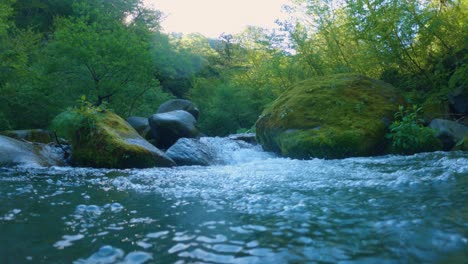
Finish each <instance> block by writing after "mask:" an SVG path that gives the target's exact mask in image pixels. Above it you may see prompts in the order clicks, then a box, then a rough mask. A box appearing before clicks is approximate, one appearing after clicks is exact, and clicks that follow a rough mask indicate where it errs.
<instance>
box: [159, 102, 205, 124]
mask: <svg viewBox="0 0 468 264" xmlns="http://www.w3.org/2000/svg"><path fill="white" fill-rule="evenodd" d="M176 110H184V111H187V112H189V113H190V114H191V115H193V117H195V119H196V120H198V114H199V112H200V111H199V110H198V108H197V107H196V106H195V105H194V104H193V103H192V102H191V101H189V100H184V99H172V100H169V101H167V102H165V103H163V104H162V105H161V106H159V108H158V111H157V112H156V113H157V114H161V113H167V112H172V111H176Z"/></svg>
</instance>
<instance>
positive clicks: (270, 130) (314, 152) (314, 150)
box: [256, 74, 400, 159]
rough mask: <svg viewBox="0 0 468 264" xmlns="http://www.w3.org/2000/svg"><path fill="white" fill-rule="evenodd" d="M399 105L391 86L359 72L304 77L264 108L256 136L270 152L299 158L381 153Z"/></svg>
mask: <svg viewBox="0 0 468 264" xmlns="http://www.w3.org/2000/svg"><path fill="white" fill-rule="evenodd" d="M399 103H400V102H399V96H398V95H397V93H396V91H395V89H394V88H393V87H392V86H391V85H389V84H387V83H384V82H382V81H378V80H374V79H371V78H368V77H365V76H361V75H355V74H338V75H332V76H326V77H321V78H315V79H310V80H306V81H303V82H300V83H298V84H297V85H296V86H294V87H292V88H291V89H289V90H288V91H286V92H284V93H283V94H282V95H281V96H280V97H279V98H278V99H277V100H275V101H274V102H273V103H272V104H271V105H270V106H269V107H268V108H267V109H265V111H264V112H263V114H262V115H261V116H260V118H259V119H258V121H257V123H256V135H257V140H258V142H259V143H260V144H262V145H263V147H264V148H265V149H266V150H269V151H275V152H278V153H280V154H282V155H284V156H287V157H292V158H300V159H307V158H311V157H319V158H345V157H352V156H369V155H375V154H380V153H382V152H384V151H385V149H386V142H385V141H386V140H385V134H386V131H387V128H386V124H387V125H388V124H389V123H390V120H391V119H392V117H393V114H394V113H395V112H396V111H397V110H398V105H399Z"/></svg>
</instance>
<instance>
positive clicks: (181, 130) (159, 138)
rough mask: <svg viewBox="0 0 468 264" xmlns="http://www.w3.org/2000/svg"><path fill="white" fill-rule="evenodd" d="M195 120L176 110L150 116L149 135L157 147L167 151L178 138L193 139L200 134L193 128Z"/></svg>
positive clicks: (188, 114) (187, 114) (184, 112)
mask: <svg viewBox="0 0 468 264" xmlns="http://www.w3.org/2000/svg"><path fill="white" fill-rule="evenodd" d="M196 122H197V121H196V120H195V118H194V117H193V116H192V115H191V114H190V113H189V112H186V111H183V110H176V111H172V112H167V113H160V114H155V115H152V116H151V117H150V118H149V124H150V127H151V133H152V136H153V138H154V139H155V143H156V146H157V147H160V148H163V149H168V148H169V147H170V146H172V145H174V143H176V142H177V140H178V139H179V138H194V137H197V136H198V135H199V134H200V132H199V131H198V129H197V128H196V127H195V124H196Z"/></svg>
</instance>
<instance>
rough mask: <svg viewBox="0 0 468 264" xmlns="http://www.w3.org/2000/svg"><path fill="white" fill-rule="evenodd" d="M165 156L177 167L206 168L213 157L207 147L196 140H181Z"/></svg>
mask: <svg viewBox="0 0 468 264" xmlns="http://www.w3.org/2000/svg"><path fill="white" fill-rule="evenodd" d="M166 155H167V156H168V157H169V158H171V159H172V160H174V161H175V163H176V164H177V165H179V166H183V165H201V166H208V165H211V164H212V162H213V157H212V155H211V154H210V150H209V148H208V146H207V145H205V144H203V143H201V142H200V140H198V139H193V138H181V139H179V140H177V142H176V143H175V144H174V145H172V147H170V148H169V149H168V150H167V152H166Z"/></svg>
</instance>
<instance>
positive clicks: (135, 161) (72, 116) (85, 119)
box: [53, 110, 175, 168]
mask: <svg viewBox="0 0 468 264" xmlns="http://www.w3.org/2000/svg"><path fill="white" fill-rule="evenodd" d="M53 124H54V125H53V126H54V127H55V128H56V130H57V131H58V132H59V134H61V135H62V136H64V137H65V138H68V139H70V141H71V144H72V161H73V162H74V163H75V164H76V165H77V166H85V167H96V168H149V167H170V166H174V165H175V163H174V161H173V160H171V159H170V158H168V157H167V156H166V155H165V154H164V153H163V152H162V151H161V150H159V149H157V148H156V147H154V146H153V145H151V144H150V143H148V142H147V141H146V140H145V139H143V138H142V137H141V136H140V135H138V133H137V131H136V130H135V129H133V128H132V127H131V126H130V125H128V123H127V122H125V120H123V119H122V118H120V117H119V116H117V115H116V114H114V113H112V112H109V111H104V110H96V111H94V112H92V113H89V112H86V113H82V112H80V111H79V110H70V111H66V112H64V113H62V114H60V115H59V116H57V117H56V118H55V119H54V121H53Z"/></svg>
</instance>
